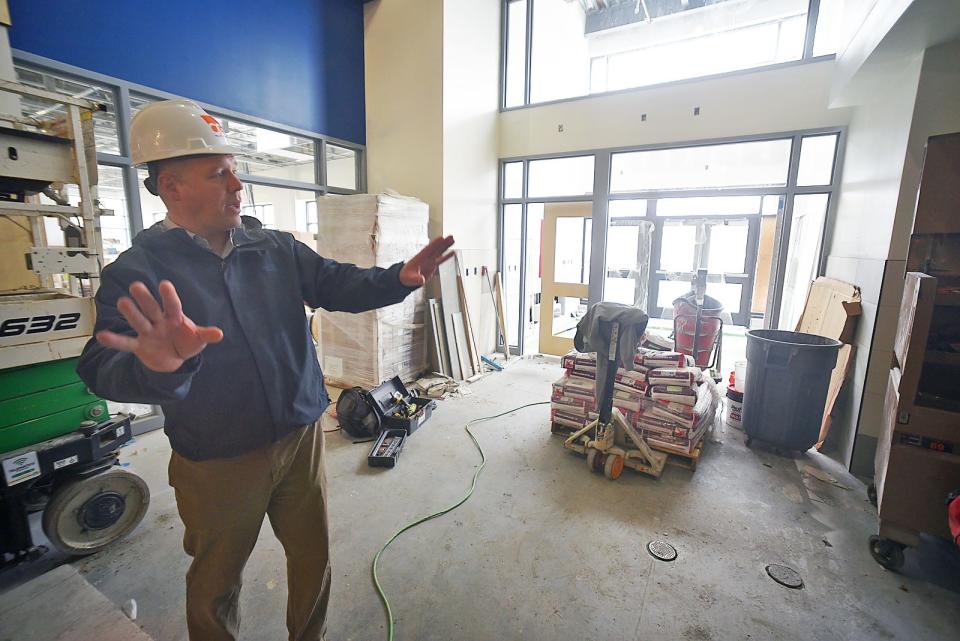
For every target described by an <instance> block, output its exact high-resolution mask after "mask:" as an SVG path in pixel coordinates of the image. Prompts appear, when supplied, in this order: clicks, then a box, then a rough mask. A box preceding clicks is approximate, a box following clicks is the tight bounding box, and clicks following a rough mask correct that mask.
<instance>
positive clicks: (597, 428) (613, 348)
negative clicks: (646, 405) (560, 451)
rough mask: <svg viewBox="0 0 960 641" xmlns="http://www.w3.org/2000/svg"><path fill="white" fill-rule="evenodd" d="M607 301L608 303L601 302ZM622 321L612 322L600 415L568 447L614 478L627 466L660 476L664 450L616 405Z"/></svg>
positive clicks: (592, 468) (599, 395)
mask: <svg viewBox="0 0 960 641" xmlns="http://www.w3.org/2000/svg"><path fill="white" fill-rule="evenodd" d="M599 304H605V303H599ZM621 335H622V332H621V328H620V323H619V322H611V323H610V343H609V348H608V350H607V354H606V361H605V365H604V366H605V367H606V368H607V376H606V377H605V378H604V381H603V387H602V389H600V390H598V392H597V398H598V400H599V402H600V415H599V417H598V418H597V419H596V420H594V421H591V422H590V423H589V424H587V425H586V426H584V427H583V428H582V429H580V430H577V431H576V432H574V433H573V434H571V435H570V436H569V437H567V440H566V441H564V443H563V446H564V447H565V448H567V449H568V450H573V451H574V452H579V453H580V454H586V455H587V467H589V468H590V471H591V472H599V471H600V470H603V473H604V476H606V477H607V478H608V479H610V480H611V481H614V480H616V479H618V478H620V475H621V474H622V473H623V469H624V468H625V467H629V468H630V469H633V470H636V471H637V472H642V473H643V474H649V475H650V476H653V477H654V478H660V475H661V474H662V473H663V467H664V465H666V462H667V454H666V453H665V452H657V451H655V450H653V449H652V448H651V447H650V446H649V445H647V442H646V441H645V440H643V436H642V435H641V434H640V432H638V431H637V429H636V428H634V427H633V426H632V425H630V424H629V423H628V422H627V420H626V419H625V418H624V417H623V414H621V413H620V410H619V409H617V408H615V407H614V406H613V386H614V381H615V379H616V375H617V367H618V365H619V354H620V349H619V347H620V344H619V343H620V337H621ZM602 356H603V355H602V354H597V367H600V366H601V362H602V361H601V357H602Z"/></svg>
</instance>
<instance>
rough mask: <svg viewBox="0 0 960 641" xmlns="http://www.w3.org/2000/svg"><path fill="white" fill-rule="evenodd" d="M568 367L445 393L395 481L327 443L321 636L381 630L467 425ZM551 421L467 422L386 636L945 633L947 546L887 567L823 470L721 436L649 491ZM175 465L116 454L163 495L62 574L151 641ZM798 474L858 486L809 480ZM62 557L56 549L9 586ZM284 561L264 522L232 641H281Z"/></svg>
mask: <svg viewBox="0 0 960 641" xmlns="http://www.w3.org/2000/svg"><path fill="white" fill-rule="evenodd" d="M559 374H560V370H559V367H558V364H557V361H556V360H555V359H547V358H540V357H538V358H534V359H529V360H524V361H522V362H519V363H515V364H513V365H512V366H511V367H510V368H509V369H508V370H507V371H505V372H503V373H498V374H492V375H490V376H487V377H486V378H485V379H483V380H481V381H479V382H477V383H476V384H474V385H473V386H472V387H471V389H472V392H473V394H472V395H470V396H467V397H465V398H460V399H452V400H447V401H442V402H441V403H440V407H439V409H438V410H437V411H436V412H435V414H434V418H433V419H431V421H430V422H429V423H427V424H426V425H425V426H424V427H423V428H421V429H420V430H419V431H417V432H416V433H415V434H414V435H413V436H412V437H411V439H410V441H409V445H408V447H407V449H405V450H404V453H403V455H402V457H401V460H400V462H399V465H398V467H396V468H395V469H392V470H382V469H371V468H369V467H367V464H366V454H367V450H368V447H369V446H367V445H353V444H351V443H350V441H348V440H347V439H345V438H344V437H342V436H341V435H340V434H339V433H336V434H329V435H328V436H327V444H328V458H327V465H328V478H329V482H330V502H331V506H330V509H331V523H332V537H333V576H334V586H333V595H332V599H331V609H330V617H329V618H330V630H329V635H328V638H329V639H330V641H346V640H351V639H352V640H357V641H376V640H378V639H384V638H385V636H386V626H385V615H384V612H383V609H382V606H381V604H380V602H379V601H378V600H377V596H376V593H375V591H374V588H373V585H372V581H371V578H370V562H371V560H372V558H373V556H374V554H375V553H376V551H377V550H378V549H379V547H380V545H382V543H383V542H384V541H385V540H386V539H387V538H388V537H389V536H390V535H392V534H393V533H394V532H395V531H396V530H397V529H398V528H400V527H401V526H402V525H404V524H406V523H408V522H409V521H411V520H414V519H416V518H418V517H421V516H423V515H425V514H427V513H429V512H431V511H433V510H436V509H438V508H441V507H445V506H447V505H448V504H450V503H452V502H454V501H455V500H457V499H458V498H460V497H461V496H462V495H463V494H464V492H465V490H466V489H467V487H468V486H469V481H470V478H471V476H472V474H473V471H474V469H475V466H476V465H477V464H478V462H479V457H478V455H477V453H476V450H475V449H474V447H473V445H472V443H471V442H470V439H469V437H468V436H467V435H466V433H465V432H464V430H463V423H464V422H465V421H466V420H468V419H471V418H475V417H480V416H485V415H491V414H496V413H499V412H502V411H504V410H506V409H509V408H511V407H515V406H518V405H521V404H523V403H530V402H534V401H540V400H544V399H547V398H548V397H549V393H550V382H551V381H552V380H554V379H555V378H557V377H558V376H559ZM547 416H548V412H547V408H546V407H545V406H539V407H534V408H529V409H524V410H521V411H519V412H517V413H515V414H511V415H508V416H506V417H504V418H502V419H498V420H496V421H491V422H488V423H483V424H480V425H478V426H477V427H476V428H475V429H476V432H477V433H478V435H479V440H480V442H481V444H482V446H483V447H484V449H485V452H486V455H487V465H486V468H485V469H484V471H483V473H482V475H481V477H480V482H479V485H478V487H477V490H476V492H475V494H474V496H473V498H471V499H470V500H469V501H468V502H467V503H466V504H465V505H463V506H462V507H461V508H459V509H458V510H456V511H455V512H453V513H452V514H449V515H447V516H444V517H441V518H438V519H435V520H432V521H429V522H428V523H426V524H424V525H422V526H420V527H418V528H415V529H414V530H413V531H411V532H408V533H406V534H404V535H403V536H401V537H400V539H398V540H397V541H396V542H395V543H394V544H393V545H392V546H391V547H390V548H389V550H388V551H387V552H386V553H385V554H384V556H383V557H382V559H381V564H380V574H381V580H382V582H383V585H384V588H385V590H386V591H387V594H388V596H389V598H390V600H391V603H392V606H393V609H394V613H395V619H396V623H397V628H396V639H397V640H398V641H403V640H407V641H412V640H417V641H427V640H433V639H435V640H443V641H449V640H451V639H457V640H461V641H472V640H477V641H480V640H488V639H507V640H513V639H525V640H531V641H538V640H544V641H547V640H550V641H554V640H557V639H561V640H566V639H570V640H573V639H577V640H581V639H606V640H611V641H613V640H621V639H623V640H627V639H629V640H636V639H671V640H672V639H692V640H710V639H713V640H720V639H723V640H727V639H812V640H817V641H823V640H833V639H851V640H854V639H856V640H862V639H905V640H906V639H909V640H911V641H913V640H917V641H919V640H933V639H956V638H957V625H958V624H957V621H958V620H960V561H958V555H957V554H955V553H954V552H953V551H952V549H951V548H950V547H949V546H948V545H946V544H945V543H944V544H941V543H939V542H937V541H933V540H931V541H926V542H925V544H924V546H923V547H921V548H920V549H919V550H910V551H908V552H907V559H908V561H907V565H906V567H905V569H904V572H903V573H902V574H894V573H891V572H888V571H885V570H883V569H882V568H881V567H880V566H878V565H877V564H876V563H875V562H874V561H873V560H872V559H871V557H870V555H869V553H868V551H867V545H866V540H867V537H868V536H869V535H870V534H871V533H873V532H874V531H875V527H876V513H875V510H874V509H873V508H872V506H871V505H870V504H869V503H868V502H867V500H866V496H865V490H864V486H863V484H862V483H860V482H859V481H857V480H856V479H854V478H853V477H851V476H849V475H847V474H845V473H844V472H843V470H842V469H841V468H840V467H839V466H838V465H836V464H835V463H833V462H832V461H830V460H829V459H827V458H826V457H824V456H821V455H819V454H816V453H814V452H810V453H807V454H803V455H797V456H796V457H794V458H790V457H783V456H779V455H777V454H774V453H772V452H765V451H762V450H757V449H747V448H746V447H745V446H744V444H743V437H742V434H741V433H739V432H736V431H734V430H728V431H727V433H726V437H725V439H724V442H723V443H722V444H708V447H707V448H706V449H705V451H704V456H703V458H702V459H701V462H700V467H699V469H698V470H697V471H696V472H695V473H692V472H690V471H688V470H685V469H681V468H678V467H668V468H667V470H666V471H665V473H664V475H663V477H662V478H661V479H660V480H653V479H651V478H647V477H643V476H640V475H637V474H634V473H632V472H629V471H628V472H625V473H624V475H623V476H622V477H621V478H620V479H619V480H618V481H616V482H611V481H608V480H607V479H605V478H603V477H602V476H600V475H595V474H590V473H589V472H588V471H587V468H586V465H585V463H584V460H583V459H582V458H581V457H578V456H576V455H573V454H571V453H568V452H566V451H565V450H564V449H563V448H562V444H561V440H560V439H559V438H557V437H553V436H551V435H550V434H549V427H548V418H547ZM168 455H169V446H168V445H167V441H166V439H165V437H163V435H162V434H159V433H152V434H150V435H146V436H141V437H139V438H138V439H137V441H136V442H135V443H134V444H133V445H131V446H130V447H128V448H125V451H124V456H123V460H124V461H125V462H126V463H129V467H130V469H131V470H133V471H136V472H137V473H139V474H140V475H142V476H143V477H144V478H145V479H146V480H147V482H148V483H149V485H150V487H151V489H152V491H153V498H152V503H151V507H150V511H149V513H148V515H147V517H146V519H145V521H144V522H143V524H142V525H141V526H140V527H139V528H138V529H137V530H136V531H135V532H134V533H133V534H132V535H131V536H129V537H128V538H127V539H125V540H124V541H122V542H120V543H118V544H116V545H114V546H113V547H111V548H110V549H108V550H106V551H104V552H102V553H100V554H97V555H94V556H92V557H88V558H84V559H79V560H74V561H73V562H72V565H73V566H74V567H75V568H76V569H77V570H78V571H79V572H80V574H81V575H82V576H84V577H85V578H86V580H87V581H89V582H90V584H91V585H93V586H94V587H96V588H97V589H99V590H100V591H101V592H102V593H103V594H104V595H105V596H106V597H107V598H108V599H109V600H110V601H112V602H113V603H114V604H116V606H117V607H118V608H119V607H120V606H121V605H122V604H123V603H125V602H126V601H127V600H128V599H131V598H135V599H136V600H137V603H138V609H139V618H138V620H137V623H138V624H139V625H140V626H141V627H142V628H143V630H144V631H145V632H146V633H148V634H149V635H150V636H151V637H152V638H153V639H155V640H156V641H174V640H181V639H186V638H187V637H186V628H185V624H184V622H183V615H182V613H183V599H184V595H183V575H184V573H185V571H186V568H187V565H188V559H187V557H186V556H185V555H184V554H183V552H182V549H181V547H180V543H181V542H180V537H181V534H182V526H181V524H180V521H179V518H178V517H177V513H176V506H175V504H174V498H173V493H172V491H171V490H170V489H169V487H168V486H167V484H166V461H167V457H168ZM804 465H812V466H815V467H818V468H821V469H824V470H827V471H828V472H829V473H830V474H832V475H833V476H834V477H835V478H837V479H839V480H840V482H841V483H842V484H844V485H845V486H848V487H849V488H851V489H841V488H839V487H836V486H833V485H830V484H828V483H824V482H823V481H821V480H818V479H816V478H814V477H812V476H810V475H803V474H801V472H800V469H802V467H803V466H804ZM654 538H659V539H664V540H666V541H669V542H670V543H672V544H673V545H674V546H676V547H677V549H678V550H679V557H678V559H677V560H676V561H675V562H672V563H663V562H660V561H656V560H654V559H653V558H651V557H650V556H649V555H648V554H647V552H646V549H645V545H646V543H647V542H648V541H649V540H651V539H654ZM61 561H62V559H60V558H58V557H57V556H56V555H55V554H53V553H51V554H50V555H48V558H47V559H45V560H44V561H42V562H41V563H39V564H36V565H34V566H33V567H32V569H21V570H19V571H18V572H19V575H18V574H17V573H13V574H11V573H7V576H6V578H5V579H4V581H3V583H5V584H7V585H6V587H9V584H10V582H11V580H23V579H24V578H25V577H26V576H27V575H28V574H30V573H36V572H38V571H40V569H42V568H44V566H45V564H46V566H49V565H53V564H56V563H58V562H61ZM769 563H783V564H786V565H789V566H792V567H793V568H795V569H797V570H798V571H799V572H800V573H801V575H802V577H803V580H804V583H805V587H804V588H803V589H802V590H790V589H787V588H784V587H781V586H780V585H778V584H776V583H774V582H773V581H772V580H771V579H769V578H768V577H767V576H766V574H765V572H764V567H765V566H766V565H767V564H769ZM283 568H284V558H283V551H282V549H281V547H280V545H279V543H278V542H277V541H276V539H275V538H274V536H273V533H272V531H271V530H270V528H269V527H264V529H263V531H262V534H261V540H260V542H259V544H258V546H257V548H256V550H255V551H254V553H253V556H252V557H251V559H250V563H249V564H248V566H247V572H246V575H245V585H244V590H243V595H242V616H243V626H242V627H243V634H242V638H243V639H246V640H250V641H252V640H257V641H271V640H280V639H285V638H286V631H285V629H284V607H285V598H286V587H285V580H284V569H283ZM10 577H14V578H13V579H11V578H10ZM2 589H4V585H3V584H0V590H2ZM0 599H3V596H2V595H0ZM31 638H34V639H37V641H44V640H43V639H41V638H40V637H31Z"/></svg>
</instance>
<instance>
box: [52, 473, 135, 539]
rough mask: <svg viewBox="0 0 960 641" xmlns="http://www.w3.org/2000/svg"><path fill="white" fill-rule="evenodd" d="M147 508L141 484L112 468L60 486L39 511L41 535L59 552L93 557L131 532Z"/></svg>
mask: <svg viewBox="0 0 960 641" xmlns="http://www.w3.org/2000/svg"><path fill="white" fill-rule="evenodd" d="M149 505H150V489H149V488H148V487H147V484H146V483H145V482H144V480H143V479H141V478H140V477H139V476H137V475H136V474H131V473H130V472H127V471H125V470H120V469H116V468H113V469H110V470H108V471H106V472H102V473H100V474H97V475H95V476H90V477H87V478H81V479H77V480H75V481H72V482H69V483H66V484H64V485H62V486H60V487H59V488H58V489H57V490H56V491H55V492H54V493H53V496H52V497H51V499H50V502H49V503H48V504H47V507H46V509H45V510H44V511H43V532H44V534H46V535H47V538H48V539H50V542H51V543H53V544H54V545H55V546H56V547H57V548H58V549H60V550H62V551H63V552H66V553H68V554H77V555H83V554H93V553H94V552H98V551H99V550H101V549H103V548H105V547H106V546H108V545H110V544H111V543H113V542H114V541H116V540H117V539H119V538H121V537H123V536H125V535H126V534H128V533H129V532H130V531H131V530H133V528H135V527H136V526H137V524H138V523H140V521H141V520H142V519H143V517H144V515H145V514H146V513H147V507H148V506H149Z"/></svg>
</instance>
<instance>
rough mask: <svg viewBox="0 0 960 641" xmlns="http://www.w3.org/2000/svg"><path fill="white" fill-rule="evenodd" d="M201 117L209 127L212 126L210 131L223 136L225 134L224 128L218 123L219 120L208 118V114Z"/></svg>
mask: <svg viewBox="0 0 960 641" xmlns="http://www.w3.org/2000/svg"><path fill="white" fill-rule="evenodd" d="M200 117H201V118H202V119H203V121H204V122H205V123H207V124H208V125H210V129H212V130H213V133H215V134H222V133H223V127H221V126H220V123H219V122H217V119H216V118H214V117H213V116H208V115H207V114H203V115H202V116H200Z"/></svg>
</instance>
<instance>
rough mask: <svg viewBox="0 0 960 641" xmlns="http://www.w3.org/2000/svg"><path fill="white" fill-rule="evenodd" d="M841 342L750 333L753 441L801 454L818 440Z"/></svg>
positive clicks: (747, 401)
mask: <svg viewBox="0 0 960 641" xmlns="http://www.w3.org/2000/svg"><path fill="white" fill-rule="evenodd" d="M841 344H842V343H840V341H836V340H834V339H832V338H825V337H823V336H815V335H813V334H802V333H800V332H787V331H783V330H777V329H753V330H750V331H748V332H747V384H746V388H745V389H744V392H743V431H744V432H746V434H747V439H748V442H749V441H750V440H751V439H757V440H761V441H764V442H767V443H770V444H772V445H775V446H777V447H782V448H785V449H789V450H801V451H806V450H808V449H810V448H811V447H812V446H813V445H814V444H815V443H816V442H817V439H818V438H819V436H820V424H821V422H822V421H823V410H824V405H825V404H826V402H827V388H828V387H829V386H830V373H831V372H832V371H833V368H834V367H835V366H836V364H837V352H838V351H840V346H841Z"/></svg>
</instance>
